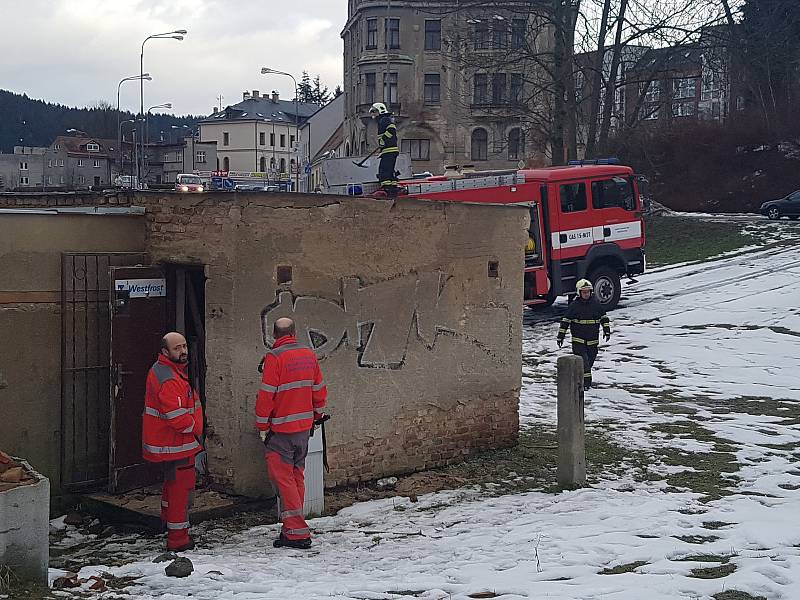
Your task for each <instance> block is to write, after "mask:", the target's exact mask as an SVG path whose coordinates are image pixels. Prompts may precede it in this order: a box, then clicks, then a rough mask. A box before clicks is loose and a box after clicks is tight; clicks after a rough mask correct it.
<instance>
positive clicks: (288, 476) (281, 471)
mask: <svg viewBox="0 0 800 600" xmlns="http://www.w3.org/2000/svg"><path fill="white" fill-rule="evenodd" d="M273 337H274V338H275V343H274V344H273V345H272V349H271V350H270V351H269V352H268V353H267V355H266V356H265V357H264V363H263V369H264V370H263V377H262V381H261V388H260V389H259V391H258V399H257V400H256V427H257V428H258V430H259V432H260V435H261V440H262V441H263V442H264V446H265V448H266V452H265V456H266V461H267V472H268V474H269V477H270V479H271V480H272V482H273V484H274V485H275V488H276V490H277V492H278V496H279V497H280V519H281V522H282V523H283V525H282V528H281V533H280V536H279V537H278V539H276V540H275V542H274V543H273V546H275V547H276V548H279V547H281V546H285V547H289V548H309V547H310V546H311V531H310V530H309V527H308V523H306V521H305V519H304V518H303V501H304V498H305V474H304V469H305V462H306V455H307V454H308V438H309V436H310V432H311V430H312V428H313V426H314V422H315V421H321V420H323V419H324V418H325V417H326V416H325V414H324V413H323V410H324V408H325V400H326V398H327V395H328V391H327V388H326V387H325V383H324V382H323V380H322V371H321V370H320V368H319V363H318V362H317V357H316V355H315V354H314V351H313V350H311V349H310V348H306V347H304V346H301V345H300V344H298V343H297V337H296V336H295V325H294V322H293V321H292V320H291V319H288V318H281V319H278V320H277V321H275V325H274V327H273Z"/></svg>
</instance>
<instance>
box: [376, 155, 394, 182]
mask: <svg viewBox="0 0 800 600" xmlns="http://www.w3.org/2000/svg"><path fill="white" fill-rule="evenodd" d="M395 164H397V152H390V153H388V154H381V159H380V163H379V164H378V180H379V181H380V182H381V187H396V186H397V175H395Z"/></svg>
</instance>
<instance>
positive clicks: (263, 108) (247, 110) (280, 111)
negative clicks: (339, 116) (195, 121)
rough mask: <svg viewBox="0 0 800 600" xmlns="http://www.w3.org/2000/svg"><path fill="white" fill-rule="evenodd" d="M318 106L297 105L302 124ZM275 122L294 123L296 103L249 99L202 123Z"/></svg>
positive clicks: (299, 103)
mask: <svg viewBox="0 0 800 600" xmlns="http://www.w3.org/2000/svg"><path fill="white" fill-rule="evenodd" d="M319 109H320V107H319V106H318V105H317V104H308V103H304V102H298V103H297V115H298V117H299V120H300V122H301V123H302V122H303V121H305V120H306V119H308V118H309V117H310V116H311V115H313V114H314V113H315V112H317V111H318V110H319ZM262 120H263V121H275V122H284V123H290V124H292V123H294V121H295V103H294V102H293V101H291V100H277V101H274V100H272V98H271V97H269V96H259V97H258V98H248V99H247V100H242V101H241V102H239V103H238V104H234V105H233V106H226V107H225V109H224V110H221V111H218V112H215V113H213V114H212V115H209V116H208V117H207V118H205V119H203V120H202V121H200V122H201V123H214V122H218V121H262Z"/></svg>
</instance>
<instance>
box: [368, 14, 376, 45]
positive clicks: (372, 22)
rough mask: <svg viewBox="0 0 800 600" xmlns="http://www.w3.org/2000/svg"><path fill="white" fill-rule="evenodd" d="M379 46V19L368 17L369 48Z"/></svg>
mask: <svg viewBox="0 0 800 600" xmlns="http://www.w3.org/2000/svg"><path fill="white" fill-rule="evenodd" d="M377 47H378V19H367V45H366V49H367V50H375V48H377Z"/></svg>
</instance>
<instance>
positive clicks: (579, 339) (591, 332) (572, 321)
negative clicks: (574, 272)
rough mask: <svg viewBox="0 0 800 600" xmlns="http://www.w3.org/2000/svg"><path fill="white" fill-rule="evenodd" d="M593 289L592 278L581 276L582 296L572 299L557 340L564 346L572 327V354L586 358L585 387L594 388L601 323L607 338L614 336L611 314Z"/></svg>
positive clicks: (606, 339)
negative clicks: (594, 365)
mask: <svg viewBox="0 0 800 600" xmlns="http://www.w3.org/2000/svg"><path fill="white" fill-rule="evenodd" d="M593 289H594V288H593V287H592V282H591V281H589V280H588V279H581V280H580V281H579V282H578V283H577V284H576V285H575V291H576V292H577V293H578V297H577V298H575V300H573V301H572V303H571V304H570V305H569V307H568V308H567V312H566V314H565V315H564V316H563V317H562V319H561V327H560V328H559V330H558V339H557V341H558V347H559V348H560V347H561V346H562V345H563V344H564V336H566V335H567V330H568V329H569V332H570V334H571V335H572V353H573V354H575V355H577V356H580V357H581V358H582V359H583V389H584V390H588V389H589V388H590V387H592V365H593V364H594V360H595V359H596V358H597V348H598V345H599V344H600V326H601V325H602V326H603V338H604V339H605V341H608V340H609V339H610V338H611V325H610V323H609V320H608V316H606V311H605V310H603V307H602V306H600V303H599V302H598V301H597V299H595V298H594V297H593V296H592V291H593Z"/></svg>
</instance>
